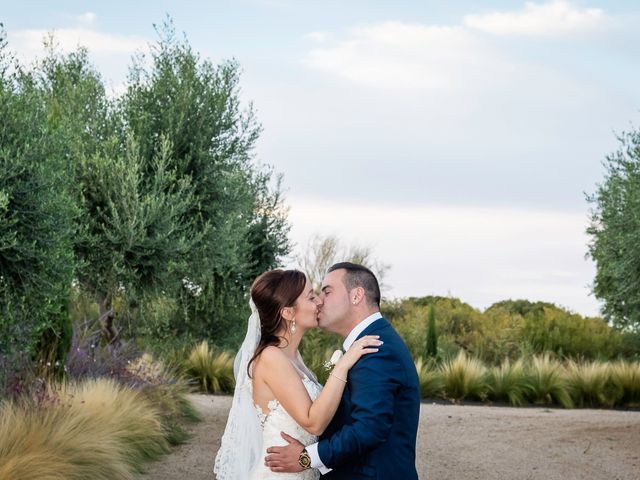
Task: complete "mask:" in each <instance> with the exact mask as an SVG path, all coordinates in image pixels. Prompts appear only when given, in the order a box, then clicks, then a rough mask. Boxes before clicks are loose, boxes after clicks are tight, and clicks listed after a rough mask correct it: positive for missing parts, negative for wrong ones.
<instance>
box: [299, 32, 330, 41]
mask: <svg viewBox="0 0 640 480" xmlns="http://www.w3.org/2000/svg"><path fill="white" fill-rule="evenodd" d="M304 38H305V39H307V40H311V41H312V42H317V43H322V42H325V41H327V39H328V38H329V34H328V33H327V32H310V33H307V34H306V35H304Z"/></svg>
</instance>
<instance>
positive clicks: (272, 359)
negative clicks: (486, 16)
mask: <svg viewBox="0 0 640 480" xmlns="http://www.w3.org/2000/svg"><path fill="white" fill-rule="evenodd" d="M282 362H287V363H288V361H287V356H286V355H285V354H284V352H283V351H282V350H281V349H279V348H278V347H276V346H275V345H269V346H267V347H265V349H264V350H262V351H261V352H260V355H258V356H257V357H256V365H258V364H261V365H263V366H265V367H267V368H271V367H275V366H278V365H279V364H281V363H282Z"/></svg>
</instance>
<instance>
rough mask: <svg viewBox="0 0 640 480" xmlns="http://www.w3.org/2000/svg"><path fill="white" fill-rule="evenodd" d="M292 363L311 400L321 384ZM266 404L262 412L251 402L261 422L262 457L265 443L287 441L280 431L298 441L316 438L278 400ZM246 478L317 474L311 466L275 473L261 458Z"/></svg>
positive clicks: (303, 479)
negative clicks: (306, 468) (299, 469)
mask: <svg viewBox="0 0 640 480" xmlns="http://www.w3.org/2000/svg"><path fill="white" fill-rule="evenodd" d="M292 365H294V364H292ZM294 367H295V368H296V370H297V371H298V373H299V374H300V377H301V379H302V383H303V384H304V387H305V388H306V390H307V392H308V393H309V397H311V400H312V401H314V400H315V399H316V398H317V397H318V395H319V394H320V391H321V390H322V386H321V385H320V384H319V383H318V382H317V381H316V380H315V379H314V378H311V377H310V375H307V374H306V373H304V372H302V371H300V369H299V368H297V367H296V365H294ZM268 406H269V412H268V413H264V412H263V411H262V409H261V408H260V407H259V406H258V405H255V408H256V415H258V419H259V420H260V424H261V425H262V452H263V458H264V457H266V456H267V448H268V447H277V446H283V445H287V442H286V441H285V440H284V439H283V438H282V436H281V435H280V432H285V433H286V434H288V435H290V436H292V437H293V438H296V439H298V440H299V441H300V443H302V444H304V445H311V444H312V443H315V442H316V441H317V440H318V439H317V437H316V436H314V435H311V434H310V433H309V432H307V431H306V430H305V429H304V428H302V427H301V426H300V425H298V424H297V423H296V421H295V420H294V419H293V418H291V415H289V414H288V413H287V411H286V410H285V409H284V408H283V407H282V405H281V404H280V402H278V400H271V401H270V402H269V405H268ZM249 478H250V480H279V479H285V478H289V479H296V480H317V479H319V478H320V472H318V470H315V469H309V470H305V471H303V472H300V473H276V472H272V471H271V470H269V467H267V466H265V464H264V461H262V462H259V463H258V465H257V466H256V468H254V469H253V471H252V472H251V476H250V477H249Z"/></svg>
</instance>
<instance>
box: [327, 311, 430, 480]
mask: <svg viewBox="0 0 640 480" xmlns="http://www.w3.org/2000/svg"><path fill="white" fill-rule="evenodd" d="M364 335H380V340H382V341H383V342H384V344H383V345H382V346H381V347H380V350H379V351H378V352H376V353H370V354H367V355H364V356H363V357H362V358H361V359H360V360H358V362H357V363H356V364H355V365H354V366H353V367H352V368H351V370H350V371H349V374H348V377H347V385H346V387H345V390H344V393H343V395H342V400H341V401H340V405H339V407H338V410H337V411H336V414H335V416H334V417H333V420H332V421H331V423H330V424H329V426H328V427H327V429H326V430H325V432H324V433H323V434H322V436H321V437H320V441H319V443H318V455H319V456H320V459H321V460H322V463H324V464H325V466H327V467H329V468H332V469H333V471H331V472H330V473H328V474H327V475H324V476H323V477H322V478H323V480H325V479H326V480H340V479H345V480H346V479H350V480H354V479H372V478H375V479H385V480H386V479H398V480H414V479H415V480H417V478H418V474H417V472H416V462H415V460H416V459H415V451H416V436H417V431H418V418H419V415H420V384H419V381H418V374H417V372H416V368H415V364H414V362H413V359H412V357H411V354H410V353H409V349H408V348H407V346H406V344H405V343H404V341H403V340H402V338H401V337H400V335H398V333H397V332H396V331H395V329H394V328H393V327H392V326H391V324H390V323H389V322H388V321H387V320H385V319H384V318H381V319H378V320H376V321H374V322H373V323H372V324H371V325H369V326H368V327H367V328H366V329H365V330H364V331H363V332H362V333H361V334H360V335H359V337H358V338H360V337H362V336H364Z"/></svg>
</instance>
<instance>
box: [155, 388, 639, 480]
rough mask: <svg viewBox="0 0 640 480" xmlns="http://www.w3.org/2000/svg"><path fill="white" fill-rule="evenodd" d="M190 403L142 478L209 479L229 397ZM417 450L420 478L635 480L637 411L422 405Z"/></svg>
mask: <svg viewBox="0 0 640 480" xmlns="http://www.w3.org/2000/svg"><path fill="white" fill-rule="evenodd" d="M191 400H192V402H193V403H194V405H195V406H196V408H197V409H198V410H199V411H200V412H201V413H202V416H203V421H202V423H199V424H196V425H194V426H193V427H192V429H191V430H192V432H193V438H192V440H191V441H190V442H189V443H188V444H185V445H182V446H180V447H177V448H175V449H174V451H173V452H172V453H171V454H170V455H168V456H166V457H164V458H163V459H162V460H161V461H159V462H157V463H154V464H152V465H150V466H149V469H148V472H147V474H145V475H143V476H142V478H144V479H154V480H169V479H171V480H175V479H184V480H187V479H188V480H204V479H208V480H213V460H214V458H215V454H216V452H217V450H218V448H219V446H220V437H221V436H222V432H223V430H224V425H225V422H226V418H227V413H228V411H229V408H230V406H231V397H228V396H211V395H192V396H191ZM417 452H418V453H417V460H416V464H417V468H418V474H419V476H420V478H421V479H426V480H449V479H451V480H453V479H455V480H471V479H479V480H485V479H487V480H488V479H491V480H494V479H495V480H503V479H504V480H507V479H509V480H520V479H522V480H525V479H526V480H537V479H540V480H543V479H544V480H556V479H557V480H560V479H562V480H578V479H580V480H583V479H588V480H599V479H602V480H605V479H606V480H640V412H637V411H616V410H556V409H547V408H508V407H487V406H456V405H439V404H438V405H436V404H431V403H423V404H422V407H421V411H420V428H419V430H418V445H417ZM394 480H395V479H394ZM398 480H400V479H398Z"/></svg>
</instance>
